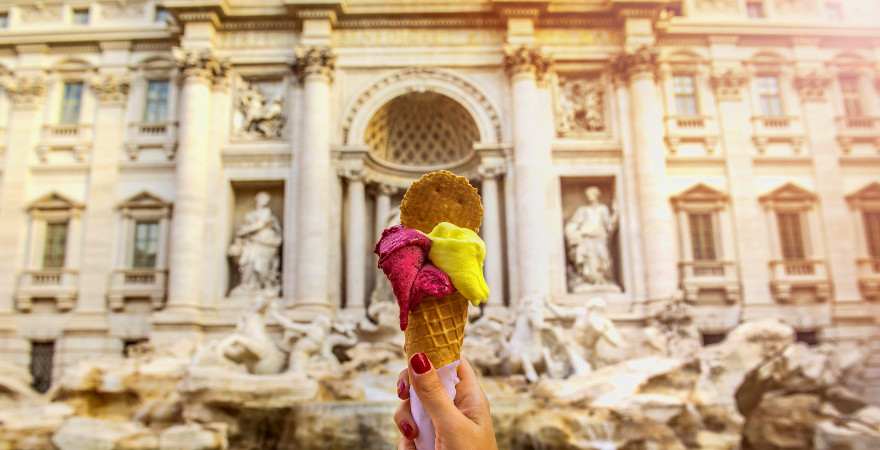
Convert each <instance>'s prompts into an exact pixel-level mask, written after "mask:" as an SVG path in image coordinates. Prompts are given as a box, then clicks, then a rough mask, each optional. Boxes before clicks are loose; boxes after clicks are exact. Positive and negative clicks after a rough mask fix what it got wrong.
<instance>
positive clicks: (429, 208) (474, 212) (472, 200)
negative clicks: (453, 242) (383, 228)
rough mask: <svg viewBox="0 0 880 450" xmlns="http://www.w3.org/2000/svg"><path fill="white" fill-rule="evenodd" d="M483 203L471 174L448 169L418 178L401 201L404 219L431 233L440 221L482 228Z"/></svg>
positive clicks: (408, 225) (405, 222) (404, 221)
mask: <svg viewBox="0 0 880 450" xmlns="http://www.w3.org/2000/svg"><path fill="white" fill-rule="evenodd" d="M482 221H483V204H482V203H481V201H480V194H479V193H478V192H477V189H476V188H474V187H473V186H471V184H470V183H469V182H468V180H467V178H465V177H460V176H458V175H455V174H454V173H452V172H449V171H446V170H438V171H436V172H429V173H426V174H425V175H423V176H422V177H421V178H419V179H418V180H416V181H415V182H414V183H413V184H412V185H411V186H410V187H409V189H407V190H406V194H404V195H403V201H402V202H401V204H400V223H401V224H403V226H405V227H407V228H415V229H416V230H419V231H421V232H423V233H430V232H431V230H433V229H434V226H435V225H437V224H438V223H440V222H449V223H452V224H454V225H457V226H460V227H463V228H470V229H471V230H474V231H475V232H479V231H480V224H481V223H482Z"/></svg>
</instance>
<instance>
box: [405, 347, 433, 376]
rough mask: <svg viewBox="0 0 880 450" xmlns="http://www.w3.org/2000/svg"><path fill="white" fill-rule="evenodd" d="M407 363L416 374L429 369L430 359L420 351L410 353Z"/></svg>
mask: <svg viewBox="0 0 880 450" xmlns="http://www.w3.org/2000/svg"><path fill="white" fill-rule="evenodd" d="M409 365H410V367H412V368H413V370H415V371H416V374H417V375H421V374H423V373H425V372H427V371H429V370H431V361H429V360H428V355H426V354H424V353H422V352H419V353H416V354H415V355H412V358H410V359H409Z"/></svg>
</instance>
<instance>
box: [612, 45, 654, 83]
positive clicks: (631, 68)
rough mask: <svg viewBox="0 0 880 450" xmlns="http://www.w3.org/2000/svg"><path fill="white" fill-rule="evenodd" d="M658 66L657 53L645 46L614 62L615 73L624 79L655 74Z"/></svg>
mask: <svg viewBox="0 0 880 450" xmlns="http://www.w3.org/2000/svg"><path fill="white" fill-rule="evenodd" d="M656 66H657V51H656V50H655V49H653V48H651V47H648V46H645V45H643V46H641V47H639V48H637V49H636V50H635V51H633V52H631V53H624V54H621V55H620V56H618V57H617V60H616V61H615V62H614V69H615V72H617V74H618V75H620V76H622V77H624V78H629V77H632V76H634V75H642V74H653V73H654V69H655V68H656Z"/></svg>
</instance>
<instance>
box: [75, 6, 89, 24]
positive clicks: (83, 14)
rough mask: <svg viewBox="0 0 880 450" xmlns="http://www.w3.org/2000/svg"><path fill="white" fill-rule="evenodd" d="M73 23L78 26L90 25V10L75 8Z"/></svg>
mask: <svg viewBox="0 0 880 450" xmlns="http://www.w3.org/2000/svg"><path fill="white" fill-rule="evenodd" d="M73 23H74V24H76V25H88V24H89V8H74V9H73Z"/></svg>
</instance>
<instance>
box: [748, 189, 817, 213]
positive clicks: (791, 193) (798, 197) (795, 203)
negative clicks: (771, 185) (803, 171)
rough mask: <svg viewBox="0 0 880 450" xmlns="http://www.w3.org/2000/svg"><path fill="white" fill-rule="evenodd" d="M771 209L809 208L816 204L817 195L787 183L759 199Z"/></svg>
mask: <svg viewBox="0 0 880 450" xmlns="http://www.w3.org/2000/svg"><path fill="white" fill-rule="evenodd" d="M758 200H759V201H760V202H761V203H762V204H763V205H765V206H767V207H769V208H773V209H775V208H779V207H782V208H790V207H794V208H798V207H800V208H807V207H810V206H812V205H813V204H814V203H815V202H816V194H814V193H812V192H810V191H808V190H806V189H804V188H802V187H800V186H798V185H796V184H794V183H786V184H784V185H782V186H780V187H778V188H776V189H774V190H773V191H771V192H770V193H768V194H764V195H762V196H761V197H759V199H758Z"/></svg>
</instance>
